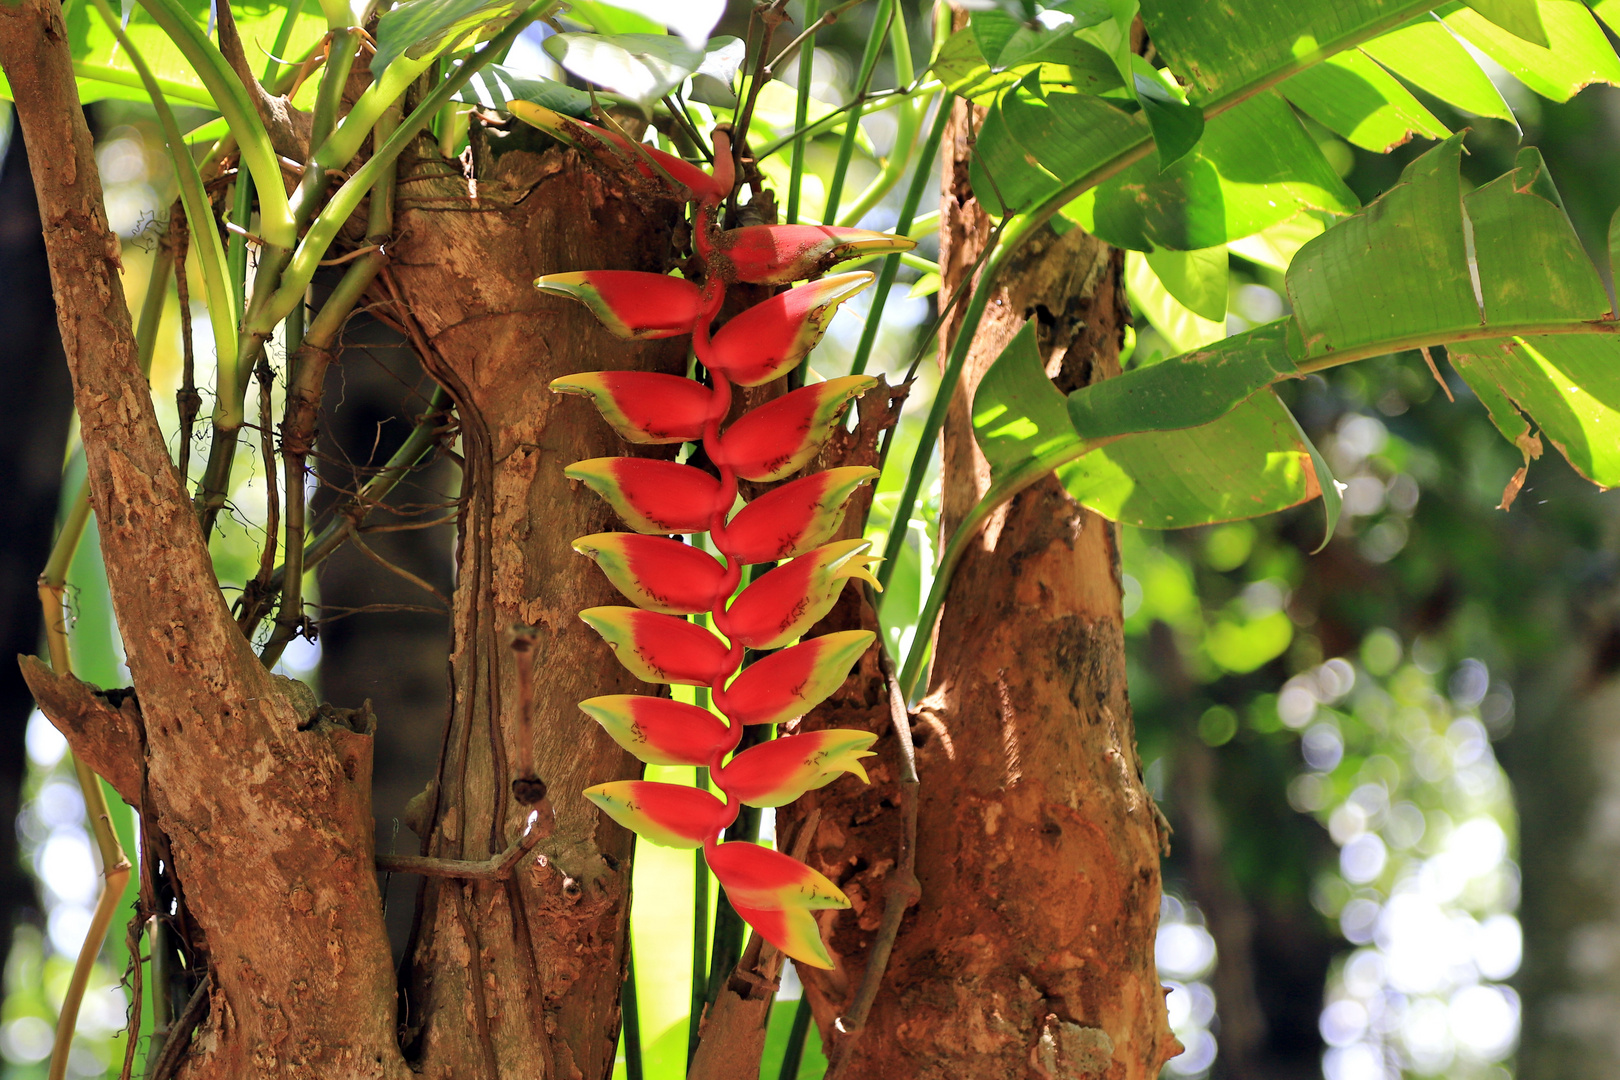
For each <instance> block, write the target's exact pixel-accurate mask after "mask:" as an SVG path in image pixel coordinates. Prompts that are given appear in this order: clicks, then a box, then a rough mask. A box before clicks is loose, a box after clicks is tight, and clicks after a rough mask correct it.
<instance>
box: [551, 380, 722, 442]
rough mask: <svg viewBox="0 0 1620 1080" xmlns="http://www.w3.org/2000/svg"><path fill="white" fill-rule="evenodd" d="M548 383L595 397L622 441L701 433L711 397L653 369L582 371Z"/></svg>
mask: <svg viewBox="0 0 1620 1080" xmlns="http://www.w3.org/2000/svg"><path fill="white" fill-rule="evenodd" d="M551 388H552V389H553V390H555V391H557V393H559V394H579V395H581V396H583V397H588V398H590V399H591V400H592V401H594V402H596V408H597V411H599V412H600V413H601V414H602V419H604V420H606V421H607V422H608V423H610V424H612V425H613V430H614V431H617V432H618V433H619V437H620V438H622V439H623V440H624V441H625V442H633V443H651V444H655V445H656V444H661V443H684V442H695V441H696V440H698V439H701V438H703V423H704V421H705V420H707V419H708V415H709V401H710V399H711V398H713V397H714V394H713V393H712V392H711V391H710V390H709V388H708V387H706V386H703V385H701V384H699V383H695V382H693V381H692V380H691V379H683V378H681V377H680V376H679V375H661V374H659V373H658V372H656V371H585V372H581V373H580V374H578V375H565V376H563V377H562V378H560V379H552V380H551Z"/></svg>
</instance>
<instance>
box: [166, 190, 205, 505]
mask: <svg viewBox="0 0 1620 1080" xmlns="http://www.w3.org/2000/svg"><path fill="white" fill-rule="evenodd" d="M169 231H170V232H171V233H172V234H173V235H174V287H175V291H176V292H177V293H178V294H179V298H180V357H181V363H180V389H179V390H176V391H175V393H174V404H175V408H176V409H177V410H178V411H179V413H180V447H179V449H180V483H181V485H182V486H184V485H185V483H186V477H187V476H188V474H189V471H190V469H191V438H192V436H193V435H194V434H195V433H196V428H197V413H198V412H200V411H201V410H202V395H201V394H199V393H197V355H196V351H195V349H194V347H193V345H192V339H191V290H190V286H188V285H187V283H186V253H187V251H188V249H189V248H190V244H191V232H190V230H189V229H188V228H187V224H186V214H185V211H184V210H182V209H180V207H179V206H178V205H176V207H175V209H174V213H173V214H172V215H170V217H169Z"/></svg>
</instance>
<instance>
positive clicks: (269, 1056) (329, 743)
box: [0, 0, 407, 1077]
mask: <svg viewBox="0 0 1620 1080" xmlns="http://www.w3.org/2000/svg"><path fill="white" fill-rule="evenodd" d="M0 64H3V65H4V68H5V70H6V73H7V76H8V78H9V80H10V82H11V86H12V91H13V93H14V94H15V95H16V107H17V115H18V118H19V120H20V126H21V129H22V134H23V138H24V139H25V140H26V141H27V142H28V144H29V146H30V147H31V148H32V149H33V150H34V151H35V153H34V155H33V159H32V160H33V163H34V180H35V188H36V190H37V192H38V194H39V203H40V218H41V222H42V224H43V227H44V230H45V236H46V244H47V249H48V251H49V255H50V262H51V281H52V285H53V288H54V291H55V296H56V302H57V312H58V322H59V325H60V328H61V331H62V339H63V345H64V347H65V352H66V354H67V357H68V363H69V367H70V369H71V371H72V375H73V384H74V398H75V403H76V405H77V407H78V411H79V419H80V423H81V430H82V432H83V439H84V446H85V454H86V458H87V461H88V467H89V473H90V476H91V478H92V481H91V501H92V505H93V507H94V509H95V512H96V520H97V526H98V528H99V530H100V534H101V545H102V551H103V553H104V555H105V558H106V564H107V571H108V581H109V584H110V586H111V590H112V598H113V607H114V610H115V612H116V614H117V617H118V622H119V625H120V626H121V627H122V628H123V634H124V643H125V647H126V651H127V654H128V660H129V667H130V671H131V674H132V675H133V677H134V681H135V687H136V690H137V691H138V693H139V695H140V701H141V709H142V716H143V719H144V724H145V729H146V761H145V768H146V777H147V785H146V791H147V794H148V798H147V800H146V801H145V802H144V804H143V805H142V806H141V810H142V813H143V817H144V820H145V822H146V823H147V825H148V826H149V827H152V828H156V829H161V830H162V832H163V833H165V834H166V835H167V838H168V842H169V851H170V853H171V855H172V859H173V866H174V870H175V872H176V874H177V875H178V876H179V877H180V878H182V879H183V880H184V881H185V883H186V886H187V888H186V897H187V903H188V909H189V914H190V916H191V918H192V919H193V920H194V923H195V925H196V926H197V927H198V928H199V929H200V931H201V934H202V935H203V938H204V940H203V941H201V942H198V943H197V945H198V946H199V948H201V949H204V950H206V952H207V954H208V959H209V963H210V966H211V971H212V990H211V991H210V1009H209V1016H208V1019H207V1020H205V1021H204V1022H203V1025H202V1027H201V1028H200V1029H199V1030H198V1032H197V1041H196V1042H195V1043H194V1044H193V1048H192V1053H191V1056H190V1057H189V1058H188V1059H187V1062H186V1064H185V1065H184V1066H183V1067H182V1070H181V1074H180V1075H182V1076H184V1077H209V1076H225V1077H241V1076H248V1075H267V1076H268V1075H299V1076H323V1077H341V1076H369V1077H403V1076H405V1075H406V1074H407V1070H406V1067H405V1063H404V1060H403V1058H402V1057H401V1055H400V1053H399V1051H398V1048H397V1044H396V1042H395V1037H394V1020H393V1011H394V1009H393V1005H394V977H393V971H392V965H391V963H390V958H389V953H388V943H387V940H386V938H385V937H384V935H383V933H382V923H381V920H380V919H379V918H378V905H379V898H378V894H377V886H376V878H375V875H374V874H373V872H372V851H371V836H370V817H371V815H370V805H369V789H370V776H369V772H370V740H369V738H368V737H367V736H366V735H364V734H362V733H357V732H355V731H353V730H351V729H349V728H348V727H346V726H342V725H338V724H333V723H330V722H320V721H314V722H312V720H313V718H312V716H311V710H310V709H308V708H306V707H305V706H306V705H307V702H302V703H301V702H300V700H299V698H300V695H297V694H293V693H289V692H288V690H287V689H286V688H285V687H284V685H283V684H282V683H278V681H277V680H275V679H273V678H272V677H271V675H270V674H269V673H268V672H267V671H265V670H264V668H263V667H262V666H261V665H260V664H259V662H258V659H257V657H255V656H254V655H253V652H252V650H251V649H250V648H249V647H248V644H247V642H246V641H245V640H243V638H242V636H241V634H240V633H239V632H238V631H237V629H236V624H235V622H234V621H233V620H232V618H231V616H230V613H229V611H227V609H226V606H225V602H224V599H223V597H222V596H221V594H220V591H219V588H218V586H217V585H216V583H215V580H214V573H213V567H212V564H211V562H210V560H209V556H208V550H207V547H206V545H205V544H204V542H203V538H202V535H201V533H200V531H199V529H198V528H197V525H196V522H195V519H194V518H193V517H192V515H191V511H190V506H189V502H188V500H187V499H186V498H185V495H184V492H183V491H182V490H181V484H180V480H179V477H178V476H177V474H176V473H175V470H174V467H173V465H172V464H171V463H170V460H169V456H168V453H167V450H166V448H165V446H164V443H163V438H162V435H161V433H160V432H159V430H158V426H157V420H156V417H155V416H154V414H153V411H152V404H151V397H150V392H149V390H148V387H147V385H146V381H145V380H144V379H143V378H142V376H141V374H140V370H139V368H138V366H137V364H136V359H135V343H134V335H133V332H132V330H131V327H130V321H129V312H128V308H127V306H126V304H125V300H124V296H123V289H122V285H121V283H120V281H119V278H118V273H117V271H118V269H119V257H118V251H119V249H118V242H117V239H116V238H115V237H114V236H113V235H112V233H111V232H110V231H109V230H108V228H107V221H106V217H105V214H104V213H103V210H102V198H101V184H100V179H99V177H98V176H97V174H96V169H95V164H94V160H95V159H94V155H93V152H92V151H93V148H92V144H91V138H90V132H89V130H88V129H87V128H86V126H85V122H84V114H83V111H82V109H81V108H80V106H79V102H78V97H77V93H76V91H75V88H74V83H73V71H72V66H71V63H70V60H69V55H68V50H67V41H66V28H65V26H64V24H63V21H62V13H61V9H60V7H59V5H58V4H57V3H56V0H24V2H22V3H18V4H15V5H6V6H3V7H0Z"/></svg>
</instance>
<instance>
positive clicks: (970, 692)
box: [782, 105, 1179, 1080]
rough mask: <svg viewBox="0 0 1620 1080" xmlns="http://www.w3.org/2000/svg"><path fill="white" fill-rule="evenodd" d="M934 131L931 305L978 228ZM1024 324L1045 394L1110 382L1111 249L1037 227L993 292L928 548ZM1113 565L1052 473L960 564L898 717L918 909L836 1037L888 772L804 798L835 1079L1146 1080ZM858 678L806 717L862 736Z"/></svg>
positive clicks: (1130, 745)
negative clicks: (913, 692)
mask: <svg viewBox="0 0 1620 1080" xmlns="http://www.w3.org/2000/svg"><path fill="white" fill-rule="evenodd" d="M957 107H958V108H959V109H960V108H961V106H960V105H958V106H957ZM948 136H949V137H948V139H947V154H948V157H947V161H946V190H945V193H944V200H943V205H942V210H943V218H942V243H941V266H942V268H943V272H944V278H945V281H944V287H943V289H942V291H941V294H940V295H941V296H947V295H950V293H951V291H952V289H953V288H954V287H955V285H956V284H957V282H959V281H960V280H961V279H962V277H963V275H964V274H965V273H967V272H968V271H969V269H970V268H971V265H972V263H973V260H974V258H975V256H976V255H977V254H978V252H979V250H980V249H981V245H983V244H984V243H985V242H986V239H987V237H988V233H989V229H988V222H987V220H986V218H985V216H984V214H983V212H982V211H981V210H980V209H979V207H978V204H977V202H976V201H975V200H974V198H973V194H972V192H971V190H969V188H968V186H967V179H966V177H967V160H968V154H969V153H970V150H971V146H970V128H969V126H968V124H967V115H966V113H965V112H963V113H959V114H958V116H957V117H956V118H955V119H954V120H953V123H952V128H951V130H950V131H949V132H948ZM1031 318H1035V319H1038V320H1039V328H1040V331H1041V333H1040V341H1041V346H1042V350H1043V354H1044V355H1046V356H1047V357H1048V358H1049V366H1048V371H1049V372H1051V373H1055V377H1056V381H1057V384H1058V385H1059V387H1060V388H1062V389H1065V390H1068V389H1073V388H1074V387H1076V386H1079V385H1083V384H1085V383H1087V382H1089V381H1090V380H1092V379H1094V378H1101V377H1106V376H1107V375H1110V374H1113V373H1115V372H1117V370H1118V346H1119V341H1120V334H1121V332H1122V329H1123V324H1124V319H1125V308H1124V299H1123V292H1122V288H1121V285H1120V260H1119V256H1118V253H1116V252H1113V251H1111V250H1109V249H1108V248H1107V247H1105V246H1104V245H1103V244H1101V243H1100V242H1098V241H1096V240H1094V239H1092V238H1090V237H1088V236H1086V235H1085V234H1083V233H1081V232H1079V231H1074V232H1071V233H1069V234H1068V235H1067V236H1065V237H1062V238H1058V237H1056V236H1054V235H1051V234H1046V235H1044V236H1042V237H1038V238H1036V239H1035V240H1034V241H1032V242H1031V244H1029V245H1027V246H1026V248H1025V251H1024V253H1023V254H1022V256H1021V257H1020V258H1019V259H1018V260H1017V261H1016V265H1014V266H1012V267H1010V268H1009V269H1008V271H1007V272H1006V274H1005V277H1004V279H1003V280H1002V281H1000V282H999V283H998V285H997V288H996V291H995V293H994V294H993V296H992V299H991V302H990V305H989V308H988V310H987V312H986V315H985V318H984V321H983V322H982V323H981V325H980V326H979V328H978V331H977V333H976V339H975V342H974V346H973V351H972V353H971V354H970V356H969V360H968V363H967V367H966V370H965V372H964V375H963V380H962V384H961V385H960V386H959V387H958V388H957V389H956V395H955V397H954V398H953V401H952V406H951V411H950V414H949V418H948V420H947V424H946V430H945V441H944V446H943V453H944V462H945V465H944V508H943V515H942V516H943V519H944V526H943V531H942V535H948V534H949V530H950V529H951V528H953V527H954V524H955V522H957V521H959V520H960V519H961V518H962V516H963V514H964V513H965V512H966V511H967V509H968V508H969V507H970V506H971V505H972V504H973V502H974V501H975V500H976V499H977V498H978V497H979V495H980V494H981V493H982V492H983V490H984V489H985V487H986V486H987V484H988V470H987V468H986V467H985V463H984V460H983V457H982V455H980V454H979V451H978V448H977V446H976V444H975V443H974V442H973V438H972V434H971V430H970V427H969V423H968V403H969V402H970V401H971V399H972V393H973V390H974V388H975V387H976V386H977V384H978V381H979V379H980V377H981V376H982V374H983V372H984V371H985V369H986V368H987V367H988V366H989V364H990V363H991V362H992V361H993V360H994V359H995V358H996V356H997V355H998V354H999V353H1000V351H1001V349H1002V347H1003V346H1004V345H1005V344H1006V343H1007V342H1008V341H1009V340H1010V339H1011V338H1012V336H1013V334H1014V333H1016V332H1017V330H1018V329H1019V328H1020V327H1021V326H1022V325H1023V324H1024V322H1025V321H1026V320H1028V319H1031ZM955 330H956V327H954V326H952V327H948V328H947V329H946V332H945V337H946V340H947V342H948V340H949V338H950V336H951V335H953V334H954V332H955ZM1117 562H1118V548H1117V543H1116V540H1115V532H1114V529H1113V527H1112V526H1111V525H1110V524H1109V523H1108V522H1106V521H1105V520H1103V519H1101V518H1099V517H1097V516H1096V515H1093V514H1091V513H1089V512H1087V511H1085V510H1083V509H1082V508H1080V507H1079V506H1078V505H1077V504H1076V503H1075V502H1074V501H1073V500H1072V499H1071V498H1069V496H1068V495H1067V493H1065V492H1064V491H1063V489H1062V488H1061V486H1059V485H1058V484H1057V482H1056V481H1055V480H1054V479H1051V478H1048V479H1047V480H1045V481H1043V482H1041V483H1040V484H1037V485H1035V486H1034V487H1032V488H1030V489H1029V490H1027V491H1026V492H1024V493H1023V494H1022V495H1020V496H1019V497H1018V498H1017V499H1016V500H1014V501H1013V502H1012V503H1011V504H1010V505H1009V506H1008V507H1007V508H1006V509H1005V510H1004V511H1003V512H1001V513H999V514H997V515H996V516H995V517H994V518H992V520H991V521H990V523H989V525H988V527H987V528H986V530H985V531H984V533H983V534H982V536H981V537H980V539H979V541H978V543H976V544H975V545H974V546H973V548H972V549H971V550H970V551H969V552H968V554H967V555H966V557H965V558H964V559H963V562H962V565H961V567H960V568H959V570H958V571H957V574H956V579H955V583H954V584H953V586H952V591H951V594H950V598H949V600H948V602H947V604H946V606H945V610H944V615H943V619H942V621H941V625H940V627H939V631H938V636H937V640H938V645H937V649H938V659H937V661H936V663H935V665H934V670H933V676H932V683H931V686H932V689H931V692H930V694H929V696H928V698H927V699H926V700H925V702H924V703H923V706H922V708H921V709H920V710H919V714H918V724H917V726H916V741H917V743H918V772H919V774H920V775H921V779H922V788H921V791H922V801H921V818H920V826H919V841H918V854H917V872H918V876H919V878H920V879H921V884H922V900H921V902H920V904H919V905H918V907H917V909H916V911H915V913H913V914H911V915H908V916H907V918H906V920H905V922H904V923H903V924H902V927H901V931H900V936H899V940H898V941H897V943H896V945H895V949H894V953H893V956H892V958H891V960H890V962H889V968H888V973H887V978H886V980H885V983H884V988H883V992H882V993H881V994H879V995H878V999H877V1002H876V1005H875V1007H874V1008H873V1010H872V1013H871V1016H870V1019H869V1020H868V1022H867V1028H866V1031H867V1034H866V1035H865V1037H864V1038H862V1039H859V1040H858V1041H848V1042H846V1041H844V1039H843V1037H842V1036H841V1034H840V1033H839V1032H838V1031H837V1030H836V1029H835V1028H834V1021H835V1019H836V1018H837V1017H838V1016H839V1015H840V1014H841V1013H843V1012H844V1010H845V1009H847V1008H848V1006H849V1003H850V995H851V994H852V993H853V988H854V987H855V986H856V985H857V984H858V982H859V978H860V975H861V973H862V969H863V967H864V965H865V962H866V954H867V952H868V950H869V949H870V944H871V937H872V932H873V930H874V929H875V928H876V927H877V925H878V920H879V918H880V916H881V911H882V902H881V899H880V898H881V896H882V893H883V885H884V879H885V877H886V876H887V875H888V873H889V872H890V870H891V869H892V867H893V865H894V859H895V854H896V851H897V840H898V835H897V833H898V826H899V822H898V813H897V810H896V806H897V805H898V798H897V792H896V788H895V770H894V768H893V767H892V766H891V765H889V764H888V761H889V758H888V756H887V755H886V756H885V757H883V758H882V759H881V760H883V761H884V762H885V764H884V765H883V766H879V767H875V768H873V769H872V770H871V771H872V777H873V784H872V786H871V788H869V789H864V790H863V789H859V788H857V787H855V786H854V785H848V784H845V785H834V786H832V787H829V788H827V789H824V790H823V791H822V792H819V793H817V798H816V799H815V800H814V802H813V803H809V805H815V806H818V807H819V808H820V809H821V811H822V812H823V814H824V815H825V823H824V824H823V826H822V828H821V830H820V833H819V835H818V842H817V844H816V845H815V846H814V847H813V848H812V858H811V862H812V864H813V865H816V866H817V867H818V868H819V869H821V870H822V871H823V872H825V873H827V874H829V875H830V876H832V877H833V878H834V880H836V881H838V882H839V883H840V884H841V885H842V886H843V887H844V888H845V890H846V892H848V893H849V894H850V896H851V899H852V900H853V901H854V906H853V908H852V910H851V912H850V913H849V914H848V915H840V916H838V917H836V918H835V919H834V920H832V923H831V931H832V935H831V942H832V947H833V950H834V952H835V954H836V955H837V956H839V957H840V965H841V966H840V969H839V970H837V971H834V972H830V973H823V972H815V971H809V970H801V976H802V977H803V978H804V981H805V985H806V989H807V993H808V994H809V995H810V999H811V1002H812V1005H813V1007H814V1009H815V1014H816V1019H817V1022H818V1024H819V1026H820V1027H821V1031H822V1035H823V1038H824V1039H825V1040H826V1041H827V1042H828V1044H829V1046H830V1047H831V1050H832V1053H833V1054H834V1056H835V1061H836V1064H835V1068H836V1069H837V1074H838V1075H839V1076H843V1077H865V1076H885V1077H897V1078H898V1077H961V1076H972V1077H974V1078H976V1080H980V1078H985V1080H988V1078H1001V1077H1019V1078H1023V1077H1064V1078H1080V1077H1109V1078H1110V1080H1124V1078H1143V1080H1150V1078H1152V1077H1155V1076H1157V1074H1158V1071H1159V1067H1160V1065H1161V1064H1162V1063H1163V1062H1164V1060H1165V1059H1166V1058H1167V1057H1169V1056H1170V1055H1171V1054H1174V1053H1176V1052H1177V1051H1178V1049H1179V1048H1178V1047H1177V1045H1176V1043H1175V1040H1174V1038H1173V1037H1172V1036H1171V1035H1170V1032H1169V1030H1168V1027H1167V1024H1166V1018H1165V1009H1164V1003H1163V991H1162V989H1161V988H1160V986H1159V982H1158V978H1157V974H1156V971H1155V967H1154V960H1153V944H1154V936H1155V931H1156V927H1157V921H1158V910H1159V874H1158V848H1159V843H1160V837H1159V831H1158V827H1157V824H1156V818H1155V813H1154V808H1153V805H1152V802H1151V800H1150V798H1149V796H1148V794H1147V792H1146V790H1145V788H1144V787H1143V784H1142V781H1141V776H1140V763H1139V761H1138V759H1137V756H1136V750H1135V744H1134V741H1133V737H1132V728H1131V715H1130V705H1129V702H1128V701H1127V699H1126V692H1125V691H1126V687H1125V666H1124V639H1123V634H1122V628H1121V611H1120V603H1121V601H1120V585H1119V578H1118V570H1117ZM835 614H836V613H835ZM867 666H870V665H867ZM867 666H863V668H862V669H861V671H860V672H859V673H858V674H859V676H860V679H858V680H857V681H856V682H853V683H852V684H851V686H849V687H846V688H845V691H844V692H843V693H842V695H841V696H840V699H839V701H838V702H836V703H835V707H834V708H833V709H831V710H828V711H827V712H826V713H825V714H822V713H818V715H817V716H816V717H815V718H813V719H812V720H811V721H808V722H809V723H814V724H818V725H819V724H822V723H828V724H831V723H837V724H840V725H848V724H849V723H850V722H851V721H852V720H855V721H856V722H861V721H864V722H865V723H864V726H868V727H870V728H871V729H872V730H881V725H882V721H883V716H882V714H883V712H884V707H883V697H882V684H881V682H880V681H878V680H877V679H876V678H874V675H875V673H874V672H872V671H869V670H867ZM891 742H892V740H891ZM877 749H878V750H879V751H880V752H882V751H883V750H884V745H883V744H882V743H881V742H880V744H879V745H878V747H877ZM874 760H879V759H874ZM807 802H808V800H807ZM790 818H791V815H784V816H783V818H782V820H788V819H790Z"/></svg>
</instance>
